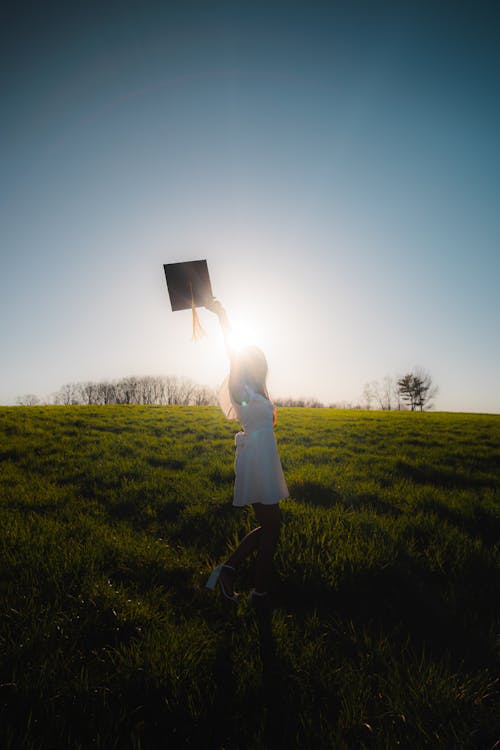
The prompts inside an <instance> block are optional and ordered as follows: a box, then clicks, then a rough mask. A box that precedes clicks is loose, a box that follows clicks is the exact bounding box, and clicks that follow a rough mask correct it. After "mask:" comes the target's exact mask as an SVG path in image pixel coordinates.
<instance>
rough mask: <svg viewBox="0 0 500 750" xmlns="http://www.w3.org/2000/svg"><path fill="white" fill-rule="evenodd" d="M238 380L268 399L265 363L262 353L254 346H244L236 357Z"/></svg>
mask: <svg viewBox="0 0 500 750" xmlns="http://www.w3.org/2000/svg"><path fill="white" fill-rule="evenodd" d="M236 366H237V369H238V379H241V380H242V381H243V382H244V383H247V384H248V385H249V386H250V387H251V388H253V390H254V391H256V393H261V394H262V395H263V396H265V397H266V398H269V396H268V393H267V387H266V378H267V361H266V358H265V356H264V352H263V351H261V350H260V349H259V348H258V347H256V346H246V347H245V348H244V349H240V351H239V352H238V354H237V355H236Z"/></svg>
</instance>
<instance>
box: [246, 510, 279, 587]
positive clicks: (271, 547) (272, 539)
mask: <svg viewBox="0 0 500 750" xmlns="http://www.w3.org/2000/svg"><path fill="white" fill-rule="evenodd" d="M253 507H254V510H255V515H256V516H257V520H258V521H259V523H260V524H261V533H260V542H259V551H258V553H257V561H256V568H255V591H256V592H258V593H264V592H266V591H268V590H269V587H270V585H271V581H272V575H273V570H274V565H273V559H274V552H275V550H276V547H277V544H278V539H279V535H280V528H281V511H280V508H279V505H278V503H276V504H275V505H263V503H254V504H253Z"/></svg>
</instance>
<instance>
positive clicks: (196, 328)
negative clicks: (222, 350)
mask: <svg viewBox="0 0 500 750" xmlns="http://www.w3.org/2000/svg"><path fill="white" fill-rule="evenodd" d="M189 286H190V287H191V309H192V311H193V336H192V341H199V340H200V339H202V338H203V336H206V333H205V331H204V330H203V326H202V325H201V323H200V319H199V317H198V313H197V311H196V306H195V304H194V297H193V287H192V285H191V284H190V285H189Z"/></svg>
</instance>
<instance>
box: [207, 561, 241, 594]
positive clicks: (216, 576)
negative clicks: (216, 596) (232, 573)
mask: <svg viewBox="0 0 500 750" xmlns="http://www.w3.org/2000/svg"><path fill="white" fill-rule="evenodd" d="M222 568H229V570H236V568H233V566H232V565H225V564H222V565H217V567H216V568H214V569H213V570H212V572H211V573H210V576H209V577H208V580H207V582H206V584H205V588H207V589H210V590H211V591H213V589H214V588H215V587H216V586H217V584H219V586H220V590H221V591H222V595H223V596H224V598H225V599H229V601H231V602H237V601H238V595H237V594H235V593H233V594H230V593H229V591H226V588H225V586H224V584H223V583H222V579H221V578H220V574H221V571H222Z"/></svg>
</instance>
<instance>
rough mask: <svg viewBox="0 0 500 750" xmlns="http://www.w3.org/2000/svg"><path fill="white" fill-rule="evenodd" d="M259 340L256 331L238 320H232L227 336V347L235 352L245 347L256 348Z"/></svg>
mask: <svg viewBox="0 0 500 750" xmlns="http://www.w3.org/2000/svg"><path fill="white" fill-rule="evenodd" d="M259 338H260V337H259V335H258V331H257V330H256V329H255V328H254V327H253V326H249V325H248V324H246V323H244V322H242V321H239V320H234V322H233V324H232V326H231V332H230V333H229V335H228V341H229V345H230V346H231V348H232V349H234V350H235V351H239V350H240V349H243V348H244V347H245V346H258V345H259Z"/></svg>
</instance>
